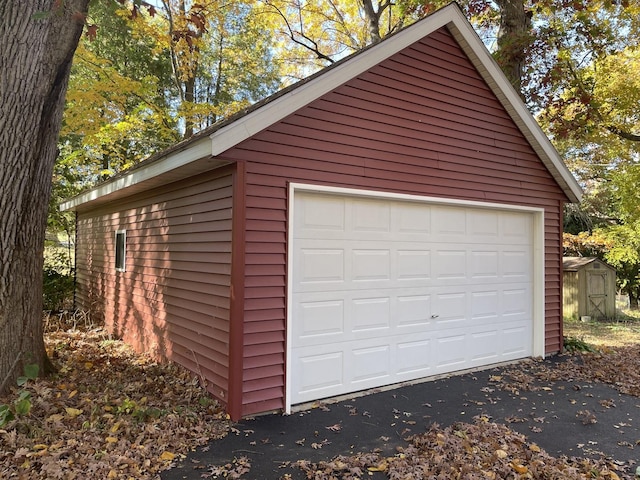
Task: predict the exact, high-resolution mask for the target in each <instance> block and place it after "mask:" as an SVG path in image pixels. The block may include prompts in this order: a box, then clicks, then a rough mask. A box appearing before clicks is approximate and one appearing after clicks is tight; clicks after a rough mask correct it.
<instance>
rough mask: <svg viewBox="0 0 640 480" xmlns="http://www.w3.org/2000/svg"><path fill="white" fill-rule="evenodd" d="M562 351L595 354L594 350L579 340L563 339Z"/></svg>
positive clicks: (573, 338) (572, 338)
mask: <svg viewBox="0 0 640 480" xmlns="http://www.w3.org/2000/svg"><path fill="white" fill-rule="evenodd" d="M563 340H564V349H565V351H567V352H569V353H575V352H595V349H594V348H593V347H592V346H591V345H589V344H588V343H586V342H585V341H584V340H582V339H581V338H575V337H563Z"/></svg>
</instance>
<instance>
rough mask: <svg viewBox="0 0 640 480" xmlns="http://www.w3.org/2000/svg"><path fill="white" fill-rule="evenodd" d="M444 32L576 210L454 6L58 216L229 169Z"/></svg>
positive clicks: (560, 172) (519, 106)
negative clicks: (231, 155) (241, 152)
mask: <svg viewBox="0 0 640 480" xmlns="http://www.w3.org/2000/svg"><path fill="white" fill-rule="evenodd" d="M442 27H446V28H448V29H449V31H450V32H451V34H452V35H453V37H454V38H455V39H456V41H457V42H458V43H459V45H460V46H461V48H462V49H463V51H464V52H465V53H466V55H467V56H468V57H469V59H470V61H471V62H472V63H473V65H474V66H475V68H476V69H477V70H478V72H479V73H480V75H481V76H482V78H483V79H484V80H485V82H487V84H488V86H489V88H491V90H492V91H493V93H494V94H495V95H496V97H497V98H498V100H499V101H500V103H501V104H502V105H503V106H504V108H505V109H506V111H507V112H508V114H509V115H510V116H511V118H512V119H513V121H514V122H515V123H516V125H517V126H518V128H519V129H520V131H521V132H522V133H523V135H524V136H525V137H526V139H527V140H528V142H529V143H530V144H531V146H532V147H533V149H534V151H535V152H536V153H537V155H538V156H539V157H540V159H541V160H542V162H543V163H544V165H545V166H546V167H547V169H548V170H549V172H550V173H551V175H552V176H553V178H554V179H555V181H556V182H557V183H558V185H559V186H560V187H561V188H562V190H563V191H564V193H565V194H566V195H567V197H568V198H569V200H570V201H572V202H579V201H580V198H581V197H582V190H581V188H580V186H579V185H578V183H577V181H576V180H575V178H574V177H573V175H572V174H571V172H570V171H569V170H568V168H567V167H566V165H565V164H564V162H563V161H562V159H561V158H560V155H559V154H558V152H557V151H556V149H555V148H554V147H553V145H552V144H551V142H550V141H549V139H548V138H547V136H546V135H545V134H544V132H543V131H542V129H541V128H540V126H539V125H538V123H537V122H536V120H535V119H534V118H533V116H532V115H531V113H530V112H529V111H528V109H527V107H526V106H525V105H524V103H523V102H522V100H521V98H520V96H519V95H518V93H517V92H516V91H515V89H514V88H513V87H512V85H511V84H510V83H509V81H508V80H507V78H506V77H505V75H504V74H503V72H502V70H501V69H500V67H499V66H498V64H497V63H496V62H495V61H494V59H493V57H492V56H491V54H490V53H489V52H488V51H487V49H486V47H485V46H484V44H483V43H482V40H480V38H479V37H478V35H477V34H476V32H475V31H474V30H473V27H472V26H471V24H470V23H469V21H468V20H467V19H466V17H465V16H464V14H463V12H462V10H461V9H460V7H459V6H458V5H457V4H456V3H451V4H449V5H448V6H446V7H444V8H442V9H440V10H438V11H436V12H434V13H432V14H431V15H429V16H428V17H425V18H424V19H422V20H419V21H417V22H416V23H414V24H412V25H410V26H409V27H406V28H405V29H403V30H401V31H399V32H397V33H395V34H394V35H391V36H389V37H387V38H385V39H384V40H383V41H381V42H379V43H377V44H375V45H370V46H369V47H367V48H365V49H363V50H361V51H359V52H356V53H354V54H353V55H351V56H349V57H346V58H344V59H342V60H341V61H339V62H336V63H335V64H333V65H331V66H330V67H327V68H325V69H323V70H321V71H319V72H317V73H316V74H314V75H311V76H310V77H309V78H306V79H304V80H301V81H300V82H298V83H296V84H294V85H292V86H290V87H288V88H285V89H283V90H281V91H280V92H278V93H276V94H274V95H272V96H270V97H268V98H266V99H265V100H263V101H261V102H258V103H256V104H255V105H253V106H251V107H250V108H248V109H246V110H244V111H241V112H238V113H237V114H235V115H233V116H231V117H229V118H228V119H226V120H223V121H221V122H219V123H217V124H215V125H213V126H211V127H209V128H207V129H205V130H203V131H202V132H200V133H198V134H197V135H195V136H194V137H192V138H190V139H188V140H185V141H183V142H181V143H178V144H176V145H174V146H173V147H171V148H169V149H167V150H165V151H163V152H160V153H158V154H156V155H154V156H152V157H150V158H148V159H147V160H145V161H143V162H141V163H139V164H138V165H136V166H135V167H133V168H131V169H129V170H126V171H124V172H122V173H120V174H118V175H116V176H114V177H112V178H111V179H109V180H107V181H105V182H104V183H101V184H99V185H97V186H96V187H94V188H92V189H90V190H88V191H86V192H84V193H81V194H80V195H78V196H76V197H74V198H72V199H70V200H68V201H66V202H64V203H63V204H62V205H61V206H60V208H61V209H62V210H77V209H84V208H90V207H91V206H94V205H98V204H101V203H103V202H106V201H112V200H116V199H118V198H122V197H125V196H128V195H131V194H134V193H137V192H140V191H144V190H147V189H149V188H153V187H156V186H160V185H163V184H166V183H169V182H172V181H176V180H181V179H184V178H187V177H189V176H192V175H196V174H198V173H202V172H205V171H207V170H211V169H213V168H216V167H220V166H223V165H225V164H228V163H229V162H227V161H225V160H221V159H218V158H216V157H217V156H218V155H220V154H221V153H223V152H225V151H226V150H228V149H230V148H232V147H234V146H235V145H237V144H239V143H240V142H242V141H243V140H246V139H248V138H250V137H251V136H253V135H255V134H257V133H258V132H260V131H262V130H264V129H265V128H267V127H269V126H270V125H273V124H275V123H276V122H278V121H280V120H282V119H284V118H285V117H287V116H288V115H290V114H292V113H294V112H296V111H297V110H299V109H301V108H302V107H304V106H306V105H308V104H309V103H311V102H313V101H314V100H316V99H318V98H320V97H322V96H323V95H325V94H327V93H329V92H330V91H332V90H334V89H335V88H337V87H339V86H340V85H342V84H344V83H345V82H347V81H349V80H351V79H353V78H355V77H356V76H358V75H360V74H362V73H364V72H365V71H367V70H368V69H370V68H372V67H374V66H376V65H377V64H379V63H380V62H382V61H383V60H386V59H387V58H389V57H391V56H392V55H394V54H396V53H398V52H400V51H401V50H403V49H404V48H407V47H409V46H410V45H412V44H413V43H415V42H417V41H419V40H421V39H422V38H424V37H427V36H429V35H430V34H432V33H433V32H435V31H436V30H438V29H439V28H442Z"/></svg>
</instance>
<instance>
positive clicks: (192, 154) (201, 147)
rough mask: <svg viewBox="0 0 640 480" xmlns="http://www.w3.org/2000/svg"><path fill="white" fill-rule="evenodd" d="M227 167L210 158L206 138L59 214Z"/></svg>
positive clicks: (72, 201)
mask: <svg viewBox="0 0 640 480" xmlns="http://www.w3.org/2000/svg"><path fill="white" fill-rule="evenodd" d="M228 163H229V162H228V161H223V160H220V159H215V158H212V157H211V140H209V138H207V137H206V136H204V137H202V138H200V139H197V140H195V141H193V142H188V143H187V144H185V147H184V148H183V149H181V150H177V151H174V152H171V153H169V154H167V155H166V156H162V157H160V158H159V159H158V160H157V161H153V162H148V163H142V164H140V166H139V167H137V168H134V169H132V170H131V171H125V172H123V173H122V174H120V175H117V176H115V177H113V178H111V179H109V180H107V181H106V182H104V183H102V184H100V185H98V186H96V187H94V188H92V189H91V190H88V191H86V192H83V193H81V194H80V195H77V196H75V197H73V198H71V199H69V200H67V201H65V202H63V203H62V204H61V205H60V210H62V211H65V210H78V209H80V208H88V207H90V206H91V205H95V204H96V203H103V202H106V201H114V200H117V199H119V198H122V197H124V196H128V195H131V194H133V193H137V192H138V191H144V190H147V189H149V188H153V187H156V186H160V185H164V184H167V183H169V182H173V181H178V180H182V179H184V178H187V177H189V176H192V175H195V174H198V173H202V172H205V171H208V170H212V169H214V168H217V167H220V166H222V165H225V164H228Z"/></svg>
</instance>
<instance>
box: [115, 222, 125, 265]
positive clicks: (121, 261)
mask: <svg viewBox="0 0 640 480" xmlns="http://www.w3.org/2000/svg"><path fill="white" fill-rule="evenodd" d="M114 238H115V248H114V253H115V255H114V266H115V268H116V272H126V270H127V231H126V230H116V233H115V237H114ZM119 238H121V239H122V240H121V241H118V240H119Z"/></svg>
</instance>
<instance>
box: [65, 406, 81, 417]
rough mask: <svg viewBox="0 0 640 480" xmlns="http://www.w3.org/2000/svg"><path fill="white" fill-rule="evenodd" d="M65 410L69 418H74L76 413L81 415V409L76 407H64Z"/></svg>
mask: <svg viewBox="0 0 640 480" xmlns="http://www.w3.org/2000/svg"><path fill="white" fill-rule="evenodd" d="M65 410H66V412H67V415H69V416H70V417H71V418H75V417H77V416H78V415H82V410H79V409H77V408H72V407H66V408H65Z"/></svg>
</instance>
